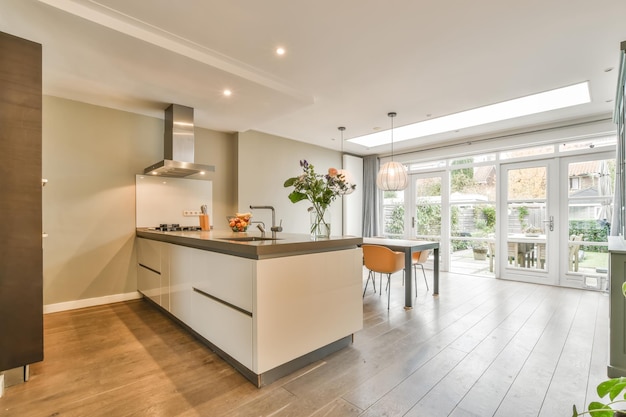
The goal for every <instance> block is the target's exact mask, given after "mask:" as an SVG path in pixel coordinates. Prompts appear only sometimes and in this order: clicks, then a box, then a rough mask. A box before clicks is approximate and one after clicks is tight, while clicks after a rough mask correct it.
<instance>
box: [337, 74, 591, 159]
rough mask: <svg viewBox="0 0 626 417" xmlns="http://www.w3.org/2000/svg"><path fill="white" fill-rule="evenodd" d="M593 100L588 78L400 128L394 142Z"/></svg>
mask: <svg viewBox="0 0 626 417" xmlns="http://www.w3.org/2000/svg"><path fill="white" fill-rule="evenodd" d="M590 101H591V97H590V95H589V82H587V81H585V82H582V83H579V84H575V85H571V86H569V87H563V88H557V89H555V90H550V91H544V92H543V93H538V94H533V95H530V96H526V97H521V98H516V99H513V100H509V101H503V102H501V103H497V104H491V105H489V106H483V107H478V108H476V109H472V110H467V111H463V112H460V113H454V114H450V115H448V116H443V117H436V118H434V119H428V120H425V121H422V122H418V123H413V124H410V125H405V126H402V127H397V128H395V130H394V142H401V141H403V140H409V139H415V138H421V137H424V136H430V135H436V134H438V133H444V132H453V131H457V130H460V129H464V128H467V127H473V126H480V125H484V124H488V123H494V122H499V121H502V120H508V119H514V118H516V117H522V116H528V115H531V114H537V113H542V112H546V111H550V110H556V109H562V108H565V107H571V106H576V105H578V104H584V103H589V102H590ZM348 141H350V142H353V143H356V144H359V145H362V146H366V147H374V146H380V145H385V144H387V143H389V142H390V141H391V139H390V135H389V133H388V131H381V132H376V133H370V134H368V135H364V136H358V137H355V138H352V139H348Z"/></svg>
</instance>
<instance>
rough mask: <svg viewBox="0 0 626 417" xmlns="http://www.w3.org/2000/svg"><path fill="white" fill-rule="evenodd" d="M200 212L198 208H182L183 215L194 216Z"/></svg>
mask: <svg viewBox="0 0 626 417" xmlns="http://www.w3.org/2000/svg"><path fill="white" fill-rule="evenodd" d="M201 214H202V212H201V211H200V210H183V216H185V217H195V216H199V215H201Z"/></svg>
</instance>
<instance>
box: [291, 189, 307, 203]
mask: <svg viewBox="0 0 626 417" xmlns="http://www.w3.org/2000/svg"><path fill="white" fill-rule="evenodd" d="M306 199H307V196H306V194H303V193H299V192H297V191H292V192H291V193H289V200H291V202H292V203H297V202H298V201H302V200H306Z"/></svg>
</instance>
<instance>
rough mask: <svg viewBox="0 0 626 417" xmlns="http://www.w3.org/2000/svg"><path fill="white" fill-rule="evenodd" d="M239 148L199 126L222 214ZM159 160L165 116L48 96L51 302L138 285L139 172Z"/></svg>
mask: <svg viewBox="0 0 626 417" xmlns="http://www.w3.org/2000/svg"><path fill="white" fill-rule="evenodd" d="M235 151H236V148H235V142H234V139H233V135H230V134H225V133H220V132H213V131H209V130H206V129H196V162H199V163H206V164H212V165H215V167H216V172H215V174H213V208H214V216H216V217H218V218H219V217H222V218H223V217H225V216H226V215H227V214H229V213H231V212H232V211H233V210H234V209H235V203H234V201H235V200H234V199H235V193H236V182H237V179H236V165H235V164H234V163H233V161H235V160H236V158H235ZM161 159H163V121H162V120H161V119H157V118H152V117H146V116H140V115H136V114H133V113H128V112H122V111H118V110H112V109H108V108H104V107H98V106H93V105H88V104H84V103H79V102H75V101H70V100H64V99H59V98H56V97H49V96H46V97H44V98H43V168H42V176H43V178H47V179H48V181H49V182H48V185H47V186H46V187H45V188H44V190H43V213H44V215H43V228H44V232H46V233H48V237H47V238H46V239H44V304H45V305H50V304H57V303H64V302H72V301H76V300H84V299H89V298H100V297H107V296H113V295H119V294H127V293H133V292H134V291H135V290H136V272H135V253H134V237H135V174H138V173H141V172H142V171H143V168H145V167H146V166H148V165H150V164H152V163H154V162H157V161H159V160H161ZM216 223H217V222H216Z"/></svg>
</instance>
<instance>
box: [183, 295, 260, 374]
mask: <svg viewBox="0 0 626 417" xmlns="http://www.w3.org/2000/svg"><path fill="white" fill-rule="evenodd" d="M191 300H192V310H193V324H192V327H193V329H194V330H195V331H196V332H198V333H199V334H200V335H202V337H204V338H205V339H207V340H208V341H209V342H211V343H213V344H214V345H215V346H217V347H218V348H220V349H221V350H223V351H224V352H226V353H227V354H229V355H230V356H232V357H233V358H234V359H236V360H237V361H238V362H240V363H241V364H242V365H244V366H245V367H247V368H248V369H252V317H251V316H250V315H248V314H246V313H243V312H241V311H239V310H237V309H234V308H232V307H230V306H228V305H225V304H222V303H220V302H219V301H216V300H214V299H212V298H210V297H207V296H206V295H205V294H202V293H201V292H198V291H196V290H194V291H193V293H192V298H191Z"/></svg>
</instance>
